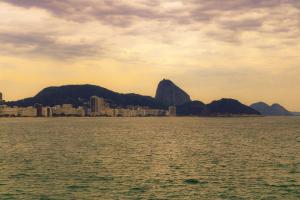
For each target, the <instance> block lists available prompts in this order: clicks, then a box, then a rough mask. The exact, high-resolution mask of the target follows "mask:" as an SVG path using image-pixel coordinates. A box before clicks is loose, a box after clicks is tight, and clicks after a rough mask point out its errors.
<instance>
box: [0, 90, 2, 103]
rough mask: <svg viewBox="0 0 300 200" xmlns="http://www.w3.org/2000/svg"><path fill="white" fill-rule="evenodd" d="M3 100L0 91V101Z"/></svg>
mask: <svg viewBox="0 0 300 200" xmlns="http://www.w3.org/2000/svg"><path fill="white" fill-rule="evenodd" d="M2 101H3V94H2V93H1V92H0V102H2Z"/></svg>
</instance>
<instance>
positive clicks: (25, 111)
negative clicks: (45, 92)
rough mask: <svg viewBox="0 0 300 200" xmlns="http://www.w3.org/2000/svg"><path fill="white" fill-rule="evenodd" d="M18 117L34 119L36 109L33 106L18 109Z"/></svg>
mask: <svg viewBox="0 0 300 200" xmlns="http://www.w3.org/2000/svg"><path fill="white" fill-rule="evenodd" d="M18 116H19V117H36V116H37V109H36V108H34V107H33V106H29V107H26V108H23V107H19V108H18Z"/></svg>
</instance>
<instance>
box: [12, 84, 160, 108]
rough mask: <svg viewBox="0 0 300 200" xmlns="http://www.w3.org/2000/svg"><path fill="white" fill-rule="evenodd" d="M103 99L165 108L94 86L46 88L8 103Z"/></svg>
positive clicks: (148, 99)
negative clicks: (28, 96) (32, 95)
mask: <svg viewBox="0 0 300 200" xmlns="http://www.w3.org/2000/svg"><path fill="white" fill-rule="evenodd" d="M94 95H95V96H98V97H103V98H105V99H107V100H108V101H109V103H111V105H112V106H129V105H136V106H148V107H150V108H165V107H164V106H163V105H162V104H161V103H160V102H158V101H157V100H155V99H154V98H152V97H149V96H142V95H138V94H121V93H117V92H113V91H111V90H108V89H106V88H103V87H99V86H95V85H65V86H60V87H48V88H45V89H43V90H42V91H41V92H39V93H38V94H37V95H36V96H34V97H31V98H27V99H23V100H19V101H15V102H8V103H7V104H8V105H10V106H32V105H34V104H36V103H39V104H42V105H44V106H54V105H61V104H73V105H74V106H82V105H83V104H84V103H85V102H88V101H89V99H90V97H91V96H94Z"/></svg>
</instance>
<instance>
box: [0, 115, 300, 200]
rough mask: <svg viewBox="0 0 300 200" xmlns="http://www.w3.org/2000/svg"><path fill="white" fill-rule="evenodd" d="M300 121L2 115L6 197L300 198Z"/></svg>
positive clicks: (0, 157) (0, 164) (0, 195)
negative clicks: (49, 117) (8, 116)
mask: <svg viewBox="0 0 300 200" xmlns="http://www.w3.org/2000/svg"><path fill="white" fill-rule="evenodd" d="M299 152H300V118H299V117H282V118H281V117H274V118H269V117H257V118H254V117H253V118H54V119H39V118H27V119H25V118H22V119H17V118H16V119H0V199H299V198H300V156H299Z"/></svg>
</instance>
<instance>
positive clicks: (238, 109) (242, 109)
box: [206, 99, 260, 115]
mask: <svg viewBox="0 0 300 200" xmlns="http://www.w3.org/2000/svg"><path fill="white" fill-rule="evenodd" d="M206 107H207V111H206V112H208V113H209V115H260V113H259V112H257V111H256V110H254V109H252V108H250V107H249V106H246V105H244V104H242V103H240V102H239V101H237V100H235V99H221V100H218V101H213V102H211V103H210V104H208V105H207V106H206Z"/></svg>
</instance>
